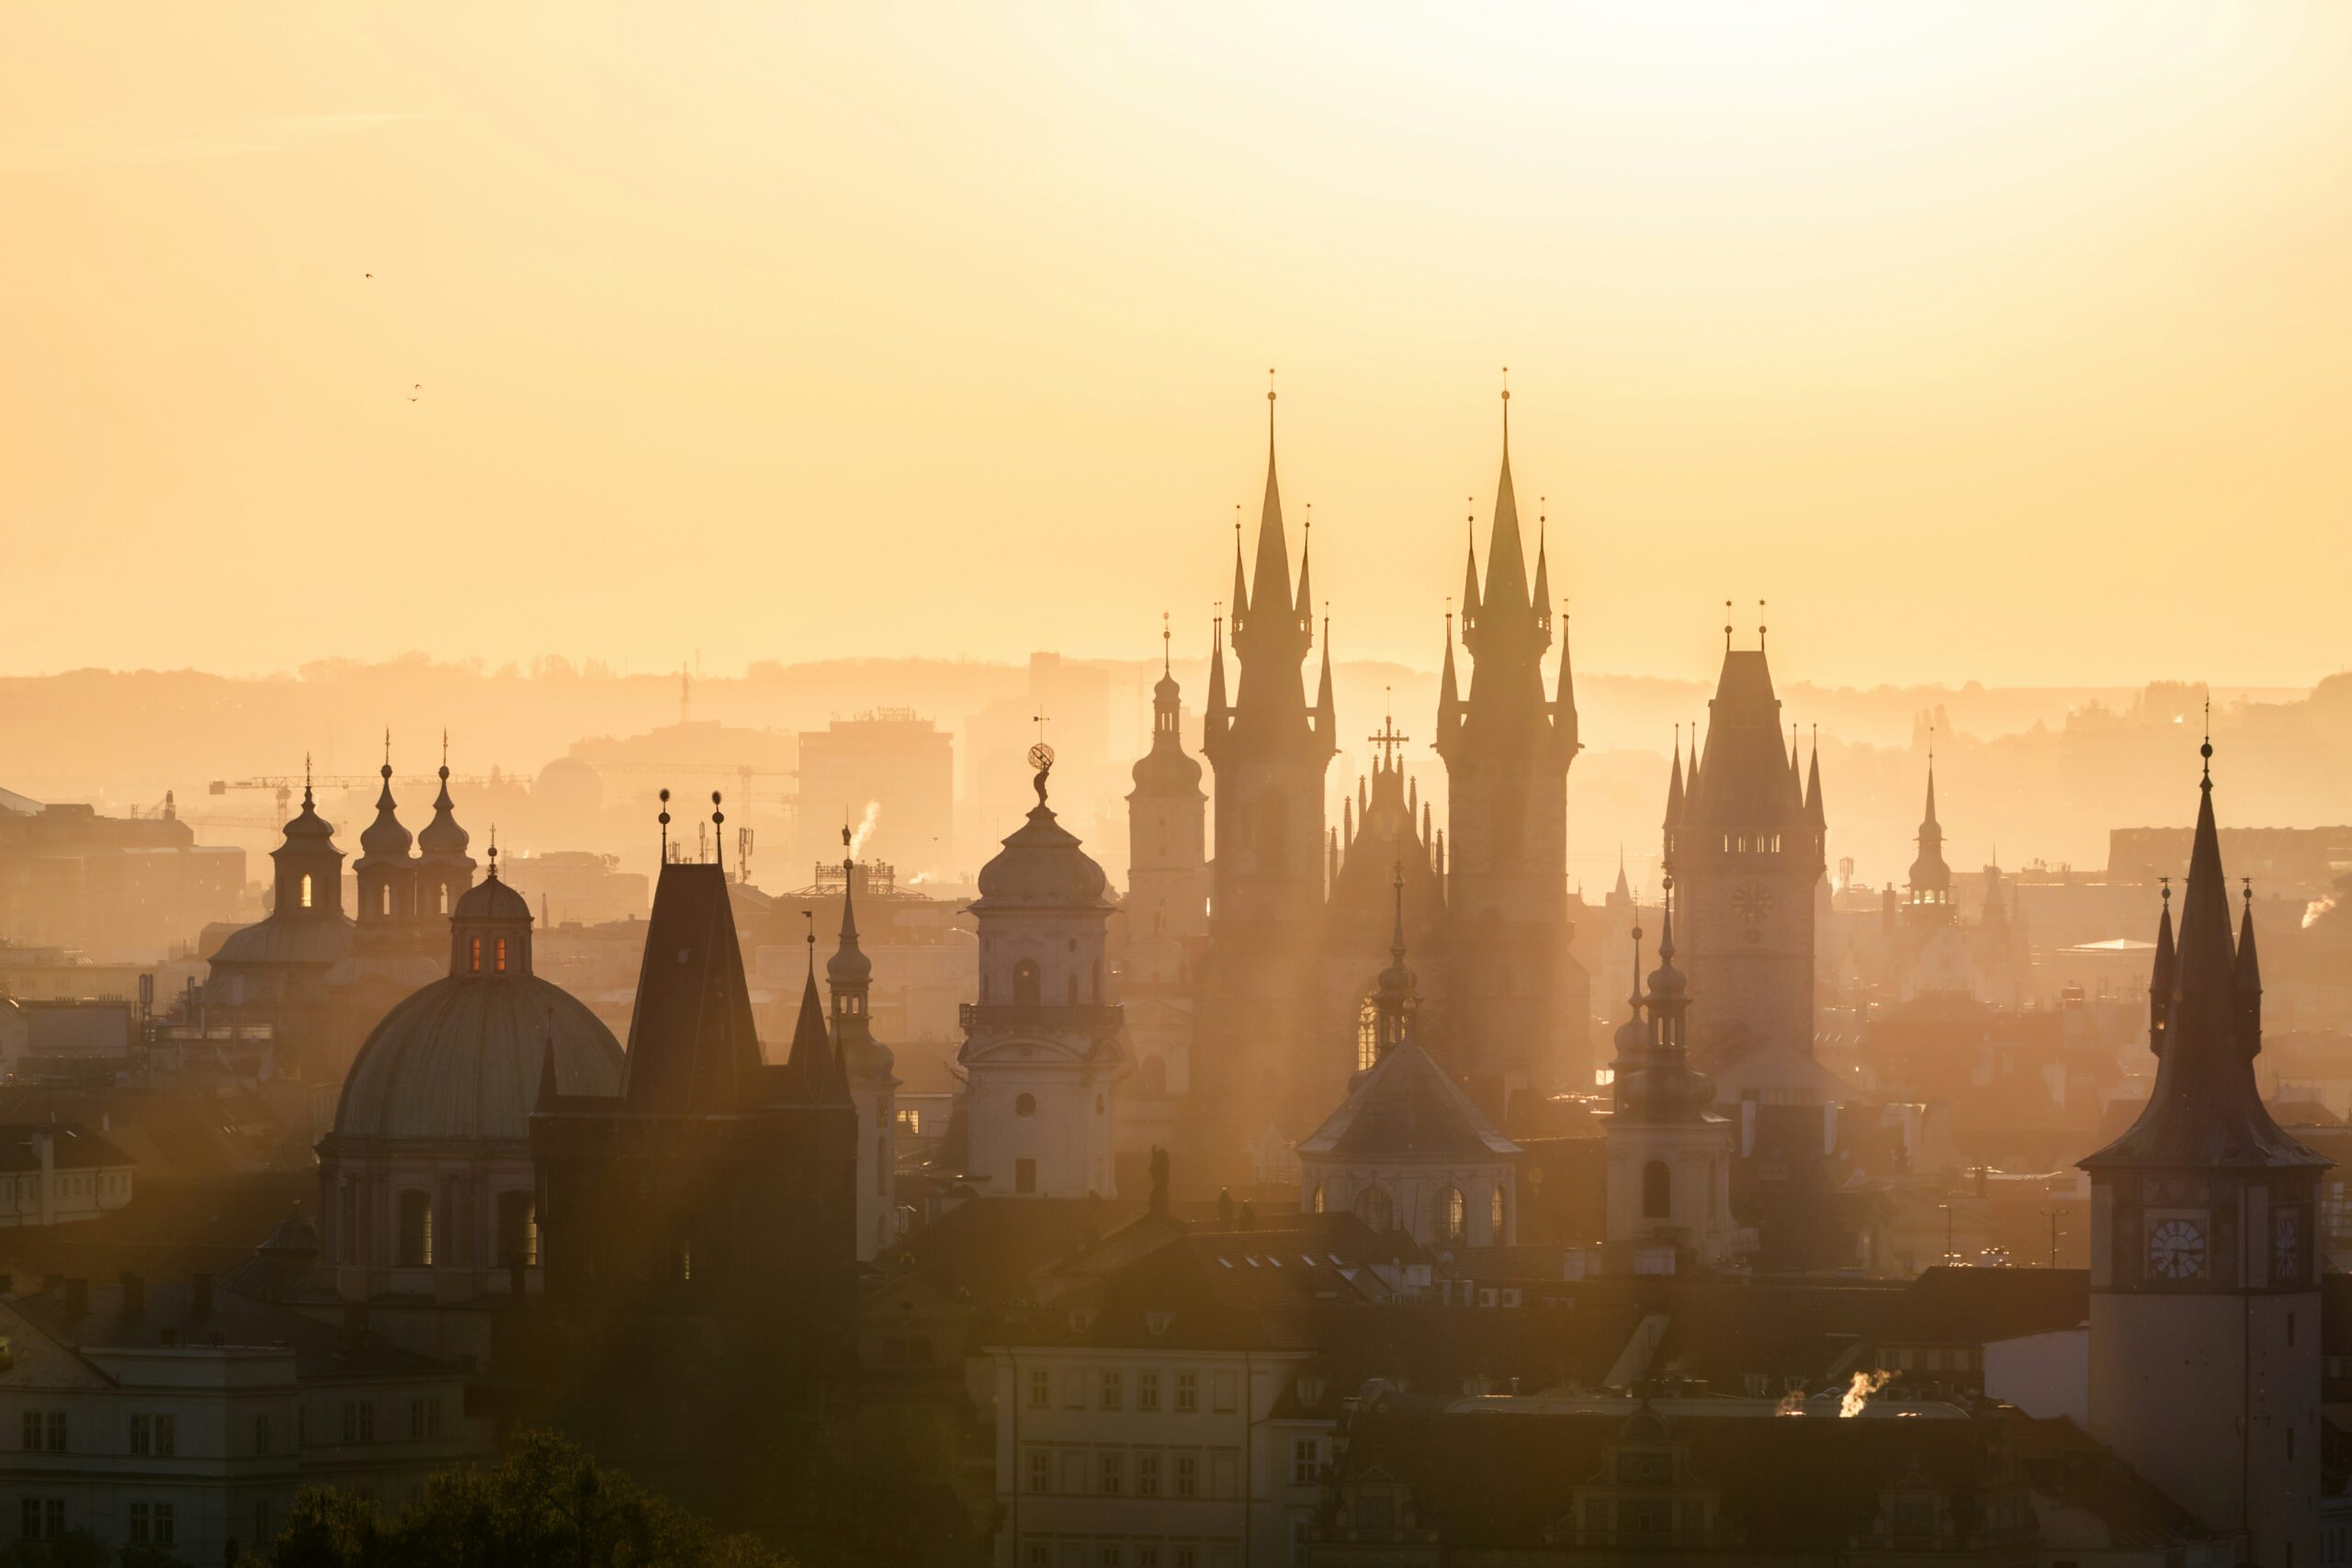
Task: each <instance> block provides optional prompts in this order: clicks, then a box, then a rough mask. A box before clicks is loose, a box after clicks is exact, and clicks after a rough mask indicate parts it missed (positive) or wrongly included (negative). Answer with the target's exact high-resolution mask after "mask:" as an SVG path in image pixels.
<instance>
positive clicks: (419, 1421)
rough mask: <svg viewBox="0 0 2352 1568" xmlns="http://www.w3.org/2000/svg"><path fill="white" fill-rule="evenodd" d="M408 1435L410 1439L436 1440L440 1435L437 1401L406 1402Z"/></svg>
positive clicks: (418, 1400)
mask: <svg viewBox="0 0 2352 1568" xmlns="http://www.w3.org/2000/svg"><path fill="white" fill-rule="evenodd" d="M408 1435H409V1436H410V1437H412V1438H437V1437H439V1436H440V1435H441V1402H440V1401H439V1400H437V1399H412V1400H410V1401H409V1402H408Z"/></svg>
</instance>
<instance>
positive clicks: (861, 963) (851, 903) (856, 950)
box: [825, 863, 874, 987]
mask: <svg viewBox="0 0 2352 1568" xmlns="http://www.w3.org/2000/svg"><path fill="white" fill-rule="evenodd" d="M842 872H843V875H842V938H841V945H840V946H838V947H836V948H834V949H833V955H832V956H831V958H828V959H827V960H825V979H826V981H827V982H828V983H829V984H831V985H832V986H834V987H842V986H863V985H866V984H868V983H869V982H871V981H872V980H873V978H874V960H872V959H871V958H868V957H866V956H865V949H863V948H861V947H859V946H858V945H857V900H856V884H857V867H856V866H855V864H854V863H852V864H849V865H845V866H843V867H842Z"/></svg>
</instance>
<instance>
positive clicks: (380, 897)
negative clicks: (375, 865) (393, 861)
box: [376, 882, 392, 915]
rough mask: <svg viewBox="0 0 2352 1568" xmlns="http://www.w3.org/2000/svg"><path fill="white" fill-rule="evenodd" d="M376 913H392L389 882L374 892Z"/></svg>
mask: <svg viewBox="0 0 2352 1568" xmlns="http://www.w3.org/2000/svg"><path fill="white" fill-rule="evenodd" d="M376 912H377V913H378V914H379V915H389V914H390V913H391V912H392V885H391V884H390V883H389V882H388V883H386V884H384V886H381V887H379V888H378V889H377V890H376Z"/></svg>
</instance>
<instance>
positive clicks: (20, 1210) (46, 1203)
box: [0, 1122, 135, 1229]
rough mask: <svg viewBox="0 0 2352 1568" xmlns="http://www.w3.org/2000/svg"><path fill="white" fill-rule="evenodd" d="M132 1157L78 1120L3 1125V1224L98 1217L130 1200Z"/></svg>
mask: <svg viewBox="0 0 2352 1568" xmlns="http://www.w3.org/2000/svg"><path fill="white" fill-rule="evenodd" d="M134 1168H135V1167H134V1165H133V1162H132V1160H131V1157H130V1156H129V1155H127V1154H125V1153H123V1151H122V1150H121V1149H119V1148H117V1147H116V1146H115V1145H113V1144H112V1143H109V1142H108V1141H107V1140H106V1139H105V1138H102V1137H99V1136H98V1135H97V1134H95V1133H93V1132H91V1131H90V1130H89V1129H88V1128H86V1127H84V1126H82V1125H80V1124H79V1123H77V1122H19V1123H17V1124H14V1125H10V1124H6V1123H0V1228H6V1229H17V1228H20V1227H28V1226H33V1225H62V1224H74V1222H75V1221H78V1220H95V1219H96V1218H97V1217H98V1216H99V1215H100V1214H106V1213H113V1212H114V1211H115V1210H117V1209H119V1208H121V1207H123V1206H124V1205H125V1204H127V1203H129V1202H130V1179H131V1173H132V1171H133V1169H134Z"/></svg>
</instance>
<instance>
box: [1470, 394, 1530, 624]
mask: <svg viewBox="0 0 2352 1568" xmlns="http://www.w3.org/2000/svg"><path fill="white" fill-rule="evenodd" d="M1504 374H1505V375H1506V376H1508V375H1509V374H1510V371H1509V370H1508V369H1506V370H1505V371H1504ZM1527 609H1528V597H1527V554H1526V547H1525V545H1524V544H1523V543H1522V542H1521V538H1520V532H1519V496H1518V494H1517V493H1516V491H1513V489H1512V488H1511V482H1510V387H1509V386H1508V385H1506V386H1505V387H1504V388H1503V466H1502V475H1501V477H1500V478H1499V479H1497V480H1496V481H1495V529H1494V533H1493V534H1492V536H1489V537H1488V539H1487V591H1486V593H1485V594H1484V596H1483V597H1482V598H1481V600H1480V601H1479V611H1480V615H1481V620H1482V624H1483V623H1485V622H1490V621H1492V620H1493V618H1494V617H1495V616H1497V615H1520V614H1524V613H1525V612H1526V610H1527Z"/></svg>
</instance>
